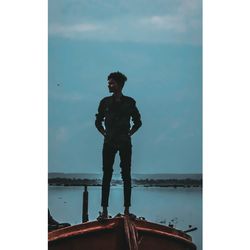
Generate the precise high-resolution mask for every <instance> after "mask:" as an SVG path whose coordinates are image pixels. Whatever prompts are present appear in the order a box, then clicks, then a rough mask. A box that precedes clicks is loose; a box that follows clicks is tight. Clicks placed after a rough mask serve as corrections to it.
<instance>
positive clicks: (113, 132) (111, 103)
mask: <svg viewBox="0 0 250 250" xmlns="http://www.w3.org/2000/svg"><path fill="white" fill-rule="evenodd" d="M131 118H132V121H133V126H132V128H131V130H130V127H131V124H130V119H131ZM103 122H104V125H105V131H106V136H107V137H109V138H119V137H122V136H127V135H128V134H129V133H130V131H131V132H132V133H134V132H135V131H136V130H138V129H139V127H140V126H141V125H142V122H141V115H140V113H139V111H138V109H137V107H136V102H135V100H134V99H133V98H131V97H128V96H124V95H122V96H121V99H120V101H116V100H115V97H114V96H108V97H105V98H103V99H102V100H101V102H100V104H99V107H98V113H97V114H96V121H95V125H96V128H97V129H98V130H99V131H100V132H103V131H104V127H103Z"/></svg>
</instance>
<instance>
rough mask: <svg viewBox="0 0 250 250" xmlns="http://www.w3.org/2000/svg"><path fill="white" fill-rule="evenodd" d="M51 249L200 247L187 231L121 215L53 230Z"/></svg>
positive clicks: (184, 249) (185, 249) (181, 249)
mask: <svg viewBox="0 0 250 250" xmlns="http://www.w3.org/2000/svg"><path fill="white" fill-rule="evenodd" d="M48 249H49V250H83V249H86V250H118V249H119V250H196V246H195V245H194V243H193V242H192V238H191V237H190V236H189V235H187V234H186V233H184V232H183V231H180V230H177V229H174V228H171V227H167V226H163V225H159V224H155V223H151V222H148V221H145V220H142V219H137V218H131V217H129V216H120V217H115V218H112V219H106V220H104V221H92V222H86V223H83V224H79V225H75V226H70V227H66V228H62V229H58V230H55V231H52V232H49V242H48Z"/></svg>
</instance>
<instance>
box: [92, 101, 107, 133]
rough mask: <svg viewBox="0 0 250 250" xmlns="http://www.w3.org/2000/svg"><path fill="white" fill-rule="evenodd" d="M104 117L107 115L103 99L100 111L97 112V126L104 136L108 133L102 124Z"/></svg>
mask: <svg viewBox="0 0 250 250" xmlns="http://www.w3.org/2000/svg"><path fill="white" fill-rule="evenodd" d="M104 117H105V105H104V101H103V100H101V101H100V104H99V107H98V113H97V114H96V120H95V126H96V128H97V129H98V131H99V132H100V133H101V134H102V135H103V136H105V134H106V132H105V129H104V127H103V125H102V123H103V121H104Z"/></svg>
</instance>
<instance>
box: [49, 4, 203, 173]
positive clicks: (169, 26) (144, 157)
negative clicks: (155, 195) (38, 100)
mask: <svg viewBox="0 0 250 250" xmlns="http://www.w3.org/2000/svg"><path fill="white" fill-rule="evenodd" d="M201 16H202V4H201V1H200V0H189V1H186V0H181V1H177V0H171V1H169V0H164V1H160V0H156V1H147V0H140V1H130V0H129V1H100V0H99V1H98V0H96V1H94V0H92V1H79V0H75V1H73V0H67V1H66V0H49V51H48V56H49V85H48V88H49V97H48V98H49V172H68V173H70V172H71V173H72V172H86V173H101V167H102V166H101V163H102V159H101V150H102V140H103V138H102V136H101V135H100V134H99V133H98V132H97V130H96V128H95V126H94V120H95V113H96V111H97V107H98V104H99V101H100V99H102V98H103V97H104V96H107V95H109V92H108V89H107V81H106V79H107V75H108V74H109V73H110V72H113V71H117V70H119V71H121V72H123V73H124V74H126V75H127V77H128V81H127V82H126V85H125V87H124V91H123V92H124V94H125V95H128V96H132V97H133V98H135V99H136V101H137V106H138V108H139V110H140V112H141V115H142V122H143V126H142V127H141V129H140V130H139V131H138V132H137V133H136V134H135V135H134V136H133V138H132V140H133V160H132V164H133V166H132V169H133V172H134V173H201V172H202V40H201V36H202V20H201ZM114 171H115V173H118V172H119V171H120V170H119V157H118V155H117V158H116V162H115V165H114Z"/></svg>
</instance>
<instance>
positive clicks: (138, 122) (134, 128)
mask: <svg viewBox="0 0 250 250" xmlns="http://www.w3.org/2000/svg"><path fill="white" fill-rule="evenodd" d="M131 116H132V121H133V123H134V124H133V126H132V128H131V130H130V132H129V135H133V134H134V133H135V132H136V131H137V130H138V129H139V128H140V127H141V125H142V122H141V115H140V112H139V110H138V108H137V107H136V102H135V101H134V102H133V111H132V113H131Z"/></svg>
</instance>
